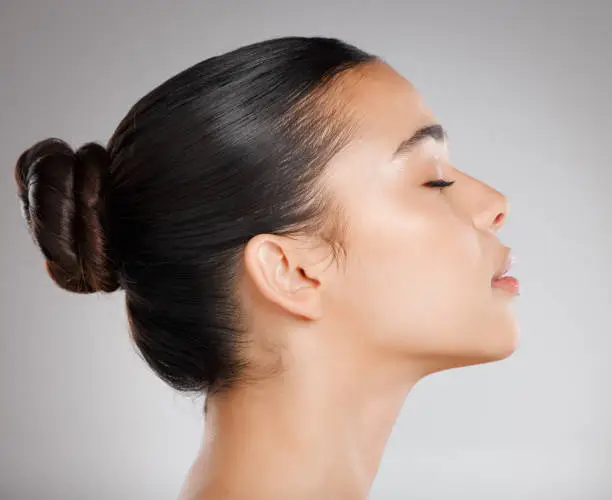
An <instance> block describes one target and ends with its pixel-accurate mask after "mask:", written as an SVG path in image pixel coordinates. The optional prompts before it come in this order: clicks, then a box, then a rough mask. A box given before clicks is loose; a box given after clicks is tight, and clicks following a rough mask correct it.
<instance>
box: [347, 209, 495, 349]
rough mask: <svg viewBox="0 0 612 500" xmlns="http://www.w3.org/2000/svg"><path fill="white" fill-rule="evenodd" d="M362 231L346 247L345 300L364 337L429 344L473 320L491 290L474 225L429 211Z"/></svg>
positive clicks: (460, 328) (454, 332) (462, 327)
mask: <svg viewBox="0 0 612 500" xmlns="http://www.w3.org/2000/svg"><path fill="white" fill-rule="evenodd" d="M387 222H390V221H387ZM362 234H363V235H364V236H363V237H361V238H358V239H356V240H354V241H353V244H352V245H351V254H350V256H349V260H348V262H347V276H346V277H347V282H346V285H347V286H346V292H347V294H346V295H345V298H346V299H347V301H348V304H347V305H349V307H350V308H351V309H352V311H353V312H352V314H353V317H354V318H355V319H357V318H358V324H359V325H362V326H365V327H366V328H367V331H368V332H369V333H368V334H372V335H377V336H379V337H382V338H384V339H387V340H389V339H390V338H397V339H401V340H400V341H401V342H402V343H405V342H406V341H407V340H410V339H412V340H414V341H415V342H416V343H420V342H422V340H423V339H428V342H435V339H436V338H438V339H442V338H443V337H444V336H445V335H457V333H459V332H458V330H463V329H465V327H464V326H461V325H468V324H470V323H472V324H473V323H474V319H475V318H476V317H478V315H477V314H475V312H476V311H477V310H478V309H479V308H482V303H483V300H485V299H486V298H487V295H486V294H490V289H489V288H488V282H485V281H484V279H483V276H484V274H483V269H486V262H485V261H484V260H483V256H482V255H481V251H480V244H479V241H478V235H477V232H476V231H475V230H474V229H473V228H471V227H469V226H467V225H466V224H465V223H463V222H461V221H459V220H458V219H456V218H453V217H452V216H449V215H448V214H443V213H440V214H435V213H434V214H432V213H428V214H427V216H412V217H411V218H410V219H408V218H406V217H405V216H404V217H403V218H402V219H401V221H397V223H396V224H390V223H387V224H378V225H377V226H375V227H370V229H369V230H368V231H363V233H362ZM366 235H367V236H366ZM407 336H410V337H407Z"/></svg>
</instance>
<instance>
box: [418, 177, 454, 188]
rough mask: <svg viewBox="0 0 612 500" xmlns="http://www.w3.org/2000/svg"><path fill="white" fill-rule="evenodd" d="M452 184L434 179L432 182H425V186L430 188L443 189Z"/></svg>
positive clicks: (452, 182) (451, 182)
mask: <svg viewBox="0 0 612 500" xmlns="http://www.w3.org/2000/svg"><path fill="white" fill-rule="evenodd" d="M454 183H455V181H445V180H444V179H436V180H434V181H429V182H426V183H425V186H427V187H431V188H440V189H444V188H447V187H450V186H452V185H453V184H454Z"/></svg>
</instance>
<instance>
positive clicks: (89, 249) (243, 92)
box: [15, 37, 377, 393]
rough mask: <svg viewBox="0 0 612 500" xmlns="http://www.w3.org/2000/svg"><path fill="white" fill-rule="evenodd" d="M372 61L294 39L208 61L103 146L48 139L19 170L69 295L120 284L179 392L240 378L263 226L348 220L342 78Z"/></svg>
mask: <svg viewBox="0 0 612 500" xmlns="http://www.w3.org/2000/svg"><path fill="white" fill-rule="evenodd" d="M376 59H377V58H376V57H375V56H372V55H370V54H367V53H365V52H363V51H361V50H359V49H357V48H356V47H354V46H351V45H348V44H346V43H344V42H342V41H340V40H336V39H330V38H304V37H287V38H277V39H272V40H267V41H263V42H259V43H255V44H251V45H248V46H244V47H241V48H239V49H236V50H233V51H231V52H228V53H225V54H223V55H219V56H216V57H212V58H210V59H207V60H205V61H202V62H200V63H198V64H196V65H194V66H192V67H190V68H188V69H186V70H184V71H182V72H181V73H179V74H177V75H176V76H174V77H172V78H170V79H169V80H167V81H166V82H165V83H163V84H161V85H160V86H159V87H157V88H156V89H154V90H153V91H152V92H150V93H149V94H147V95H145V96H144V97H143V98H142V99H140V100H139V101H138V102H137V103H136V104H135V105H134V106H133V107H132V109H131V110H130V111H129V112H128V114H127V115H126V116H125V118H124V119H123V120H122V121H121V123H120V124H119V126H118V128H117V129H116V131H115V133H114V134H113V136H112V137H111V138H110V140H109V143H108V146H107V148H104V147H103V146H101V145H99V144H97V143H88V144H86V145H84V146H82V147H81V148H79V149H78V150H76V151H73V149H72V148H71V147H70V146H69V145H68V144H67V143H65V142H64V141H61V140H59V139H47V140H44V141H41V142H39V143H37V144H35V145H34V146H32V147H31V148H29V149H28V150H26V151H25V152H24V153H23V154H22V155H21V156H20V158H19V160H18V162H17V166H16V169H15V174H16V180H17V183H18V188H19V195H20V198H21V201H22V209H23V213H24V216H25V217H26V219H27V221H28V224H29V227H30V229H31V232H32V234H33V236H34V238H35V241H36V242H37V243H38V245H39V246H40V249H41V251H42V252H43V254H44V256H45V258H46V265H47V270H48V272H49V274H50V276H51V277H52V278H53V280H54V281H55V282H56V283H57V284H58V285H59V286H61V287H62V288H65V289H67V290H70V291H73V292H79V293H91V292H97V291H104V292H111V291H113V290H116V289H117V288H122V289H124V290H125V293H126V305H127V313H128V318H129V322H130V328H131V332H132V336H133V339H134V341H135V343H136V345H137V347H138V348H139V350H140V352H141V353H142V355H143V357H144V359H145V360H146V362H147V363H148V364H149V365H150V366H151V367H152V368H153V370H155V372H156V373H157V374H158V375H159V376H160V377H161V378H162V379H164V380H165V381H166V382H167V383H168V384H170V385H171V386H172V387H174V388H176V389H178V390H184V391H204V390H208V391H209V393H210V392H212V391H219V390H221V389H227V388H229V387H231V386H232V385H233V384H235V383H238V382H240V381H242V380H244V377H246V374H247V373H248V367H249V362H248V360H247V359H246V357H245V356H243V355H242V352H243V351H242V349H241V348H240V347H241V344H242V342H245V341H246V340H245V335H244V331H243V330H242V326H243V323H242V321H241V310H240V303H239V302H238V301H237V294H236V283H237V279H238V277H239V276H240V272H241V256H242V250H243V249H244V246H245V245H246V243H247V242H248V241H249V239H250V238H252V237H253V236H255V235H257V234H260V233H267V234H277V235H287V236H290V235H296V234H299V233H305V234H310V233H313V234H316V235H320V236H321V237H322V238H323V239H324V240H325V241H327V242H329V243H330V244H331V245H330V246H331V248H332V249H333V250H334V255H335V256H336V257H337V253H336V249H338V248H342V234H343V228H344V227H345V219H344V217H343V216H342V210H341V207H339V206H336V205H335V204H334V202H333V198H332V196H330V194H329V193H328V192H326V190H325V188H324V185H325V184H324V183H323V181H322V179H323V178H324V173H325V167H326V164H327V163H328V162H329V160H330V159H331V158H332V157H333V156H334V154H336V153H337V152H338V151H339V150H340V149H341V148H342V147H343V146H344V145H346V144H347V142H348V141H349V139H350V137H351V130H352V129H351V121H350V119H349V115H350V113H349V111H348V106H347V105H346V103H345V102H343V101H342V99H341V98H340V93H339V92H338V90H340V89H341V88H342V83H341V76H342V74H344V73H345V72H347V71H350V70H351V69H353V68H355V67H357V66H359V65H361V64H365V63H368V62H370V61H374V60H376Z"/></svg>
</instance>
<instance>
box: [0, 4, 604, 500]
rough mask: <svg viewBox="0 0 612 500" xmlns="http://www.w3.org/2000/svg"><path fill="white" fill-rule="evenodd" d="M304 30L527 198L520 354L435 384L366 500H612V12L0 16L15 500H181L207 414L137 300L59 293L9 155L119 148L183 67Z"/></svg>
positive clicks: (554, 8)
mask: <svg viewBox="0 0 612 500" xmlns="http://www.w3.org/2000/svg"><path fill="white" fill-rule="evenodd" d="M294 34H298V35H327V36H336V37H339V38H343V39H345V40H347V41H349V42H352V43H355V44H357V45H358V46H360V47H362V48H364V49H365V50H369V51H372V52H375V53H377V54H379V55H381V56H383V57H384V58H386V59H387V61H388V62H389V63H391V64H392V65H393V66H395V67H396V68H397V69H398V70H399V71H400V72H401V73H402V74H404V75H405V76H406V77H407V78H408V79H410V80H412V81H413V82H414V83H415V84H416V85H417V87H418V88H419V89H420V90H421V91H422V93H423V94H424V95H425V97H426V99H427V101H428V103H429V105H430V107H431V108H432V109H433V110H434V112H435V113H436V114H437V116H438V117H439V118H440V120H441V121H442V122H443V123H444V125H445V126H446V127H447V128H448V130H449V133H450V141H451V142H450V146H451V151H452V155H453V158H454V161H455V163H456V165H457V166H458V167H459V168H461V169H464V170H465V171H467V172H468V173H470V174H471V175H474V176H476V177H479V178H481V179H482V180H484V181H486V182H488V183H490V184H491V185H493V186H494V187H496V188H497V189H499V190H500V191H502V192H504V193H505V194H506V195H507V196H508V197H509V199H510V203H511V208H510V217H509V219H508V222H507V225H506V226H505V228H504V229H503V230H502V231H501V232H500V238H501V239H502V241H503V243H504V244H506V245H508V246H511V247H512V248H513V249H514V251H515V253H516V255H517V257H518V263H517V265H516V266H515V268H514V269H515V272H513V274H514V275H516V276H518V277H519V278H520V279H521V283H522V295H521V296H520V297H519V298H517V303H516V310H517V314H518V315H519V316H520V318H519V320H520V322H521V345H520V347H519V350H518V351H517V352H516V353H515V354H514V355H513V356H512V357H511V358H509V359H507V360H505V361H503V362H499V363H493V364H488V365H480V366H475V367H470V368H463V369H458V370H451V371H448V372H443V373H439V374H435V375H433V376H431V377H429V378H427V379H425V380H423V381H422V382H420V383H419V384H418V385H417V386H416V387H415V388H414V390H413V392H412V393H411V394H410V395H409V397H408V399H407V401H406V405H405V407H404V409H403V411H402V414H401V416H400V419H399V420H398V422H397V425H396V427H395V429H394V431H393V434H392V436H391V440H390V441H389V444H388V447H387V453H386V454H385V457H384V459H383V462H382V464H381V468H380V472H379V475H378V477H377V480H376V482H375V484H374V488H373V490H372V495H371V498H372V499H375V500H377V499H381V500H382V499H389V500H395V499H404V498H413V499H423V500H425V499H432V500H433V499H436V500H437V499H451V498H452V499H491V498H495V499H499V500H505V499H538V500H542V499H556V500H560V499H581V500H595V499H610V498H612V395H611V394H610V381H611V380H612V364H610V362H609V359H610V353H611V352H612V328H611V327H610V316H609V312H610V310H611V305H612V293H611V291H610V284H611V278H612V273H611V271H610V261H609V260H608V259H609V258H610V257H612V232H611V226H612V202H611V201H610V194H609V193H610V183H611V182H612V169H611V168H610V153H609V145H610V142H611V141H610V137H609V134H610V127H609V118H610V116H611V115H612V98H611V97H610V92H611V90H612V68H611V66H612V56H611V49H612V3H611V2H604V1H602V2H593V1H591V2H584V1H581V2H579V1H574V2H542V1H540V2H537V1H535V2H534V1H529V2H527V1H523V2H516V1H514V2H511V1H506V2H493V1H484V0H483V1H480V2H459V1H456V2H451V1H436V2H423V1H418V2H416V1H415V2H409V1H400V0H396V1H394V2H390V1H389V2H383V1H376V2H366V3H365V4H363V5H358V4H357V2H352V1H350V0H327V1H310V2H289V1H286V0H284V1H281V0H278V1H260V2H247V1H243V2H237V1H219V2H190V1H184V2H170V1H167V2H161V1H157V0H156V1H144V0H140V1H130V2H127V1H124V2H120V1H108V0H107V1H98V2H91V1H90V2H86V1H70V0H61V1H55V2H49V1H43V0H40V1H22V0H19V1H18V0H12V1H6V0H3V1H2V2H1V3H0V132H1V133H0V164H2V165H3V169H2V177H1V195H0V196H1V197H0V200H1V205H0V220H1V221H2V226H1V229H2V231H1V233H0V234H1V238H0V248H1V249H2V257H3V258H2V259H1V260H0V276H1V277H2V280H1V285H0V286H1V299H2V300H1V302H0V313H1V314H0V329H1V341H0V342H1V345H0V397H1V401H2V404H1V409H0V498H1V499H3V500H4V499H6V500H25V499H34V498H37V499H38V498H46V499H60V498H61V499H94V500H98V499H110V498H113V499H117V500H123V499H131V500H134V499H147V500H157V499H159V500H161V499H173V498H175V497H176V494H177V492H178V489H179V487H180V485H181V483H182V480H183V477H184V475H185V473H186V471H187V469H188V467H189V466H190V464H191V461H192V459H193V458H194V456H195V453H196V452H197V449H198V446H199V442H200V437H201V432H202V427H201V415H200V409H201V405H202V401H201V400H198V399H186V398H184V397H183V396H181V395H177V394H175V393H173V392H172V391H171V390H170V389H168V388H166V386H165V385H163V383H162V382H161V381H158V380H157V379H156V378H155V377H154V375H153V374H152V372H150V371H149V370H148V368H147V367H146V366H145V365H144V362H142V361H141V360H140V358H139V357H138V356H137V354H136V352H135V350H134V348H133V347H132V346H131V344H130V343H129V338H128V334H127V322H126V318H125V315H124V306H123V295H122V293H121V292H119V293H116V294H113V295H110V296H77V295H71V294H69V293H66V292H64V291H61V290H60V289H58V288H56V287H55V286H54V285H53V284H52V282H51V281H50V280H49V279H48V278H47V277H46V275H45V273H44V271H43V261H42V258H41V256H40V255H39V253H38V251H37V249H36V248H35V247H34V245H33V244H32V242H31V241H30V239H29V236H28V235H27V232H26V231H25V226H24V223H23V220H22V219H21V216H20V212H19V207H18V203H17V198H16V195H15V186H14V181H13V178H12V175H13V165H14V163H15V160H16V158H17V156H18V155H19V154H20V153H21V152H22V151H23V150H24V149H25V148H26V147H28V146H30V145H31V144H32V143H33V142H35V141H37V140H39V139H42V138H45V137H47V136H59V137H62V138H64V139H66V140H68V141H69V142H71V143H72V144H73V145H75V146H78V145H80V144H82V143H83V142H86V141H90V140H101V141H106V139H107V138H108V137H109V135H110V134H111V133H112V131H113V129H114V127H115V126H116V125H117V123H118V121H119V119H120V118H121V117H122V116H123V114H124V113H125V112H126V111H127V109H128V107H129V106H131V105H132V104H133V103H134V102H135V101H136V100H137V99H138V98H139V97H140V96H141V95H143V94H144V93H145V92H147V91H149V90H150V89H151V88H153V87H154V86H156V85H157V84H159V83H161V82H162V81H163V80H165V79H166V78H168V77H169V76H171V75H172V74H174V73H176V72H177V71H179V70H182V69H184V68H185V67H187V66H189V65H191V64H193V63H195V62H197V61H199V60H201V59H203V58H206V57H209V56H211V55H214V54H217V53H220V52H224V51H226V50H230V49H232V48H235V47H237V46H239V45H242V44H246V43H250V42H253V41H257V40H261V39H264V38H269V37H272V36H280V35H294Z"/></svg>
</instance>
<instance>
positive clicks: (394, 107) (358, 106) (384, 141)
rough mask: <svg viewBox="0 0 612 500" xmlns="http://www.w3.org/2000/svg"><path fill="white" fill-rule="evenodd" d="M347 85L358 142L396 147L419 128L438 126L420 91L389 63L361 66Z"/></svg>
mask: <svg viewBox="0 0 612 500" xmlns="http://www.w3.org/2000/svg"><path fill="white" fill-rule="evenodd" d="M344 83H345V84H344V85H343V92H346V94H345V97H346V98H347V99H348V103H349V104H348V106H347V111H348V113H349V120H350V121H351V122H352V125H353V126H354V139H355V142H356V143H359V142H361V141H367V142H368V143H369V144H370V145H371V146H376V145H377V146H379V147H381V148H394V147H397V145H398V144H399V142H401V141H402V140H404V139H407V138H409V137H410V136H411V135H412V134H413V133H414V132H415V131H416V130H418V129H419V128H421V127H423V126H426V125H431V124H433V123H436V119H435V116H434V115H433V113H432V112H431V110H430V109H429V108H428V107H427V105H426V103H425V102H424V100H423V98H422V96H421V94H420V93H419V92H418V91H417V89H416V88H415V87H414V86H413V85H412V84H411V83H410V82H409V81H408V80H406V79H405V78H404V77H403V76H402V75H400V74H399V73H398V72H397V71H396V70H394V69H393V68H392V67H391V66H389V65H388V64H386V63H383V62H379V61H377V62H375V63H371V64H367V65H362V66H361V67H358V68H357V69H356V70H355V71H354V72H351V73H349V74H347V75H346V80H345V82H344Z"/></svg>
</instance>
